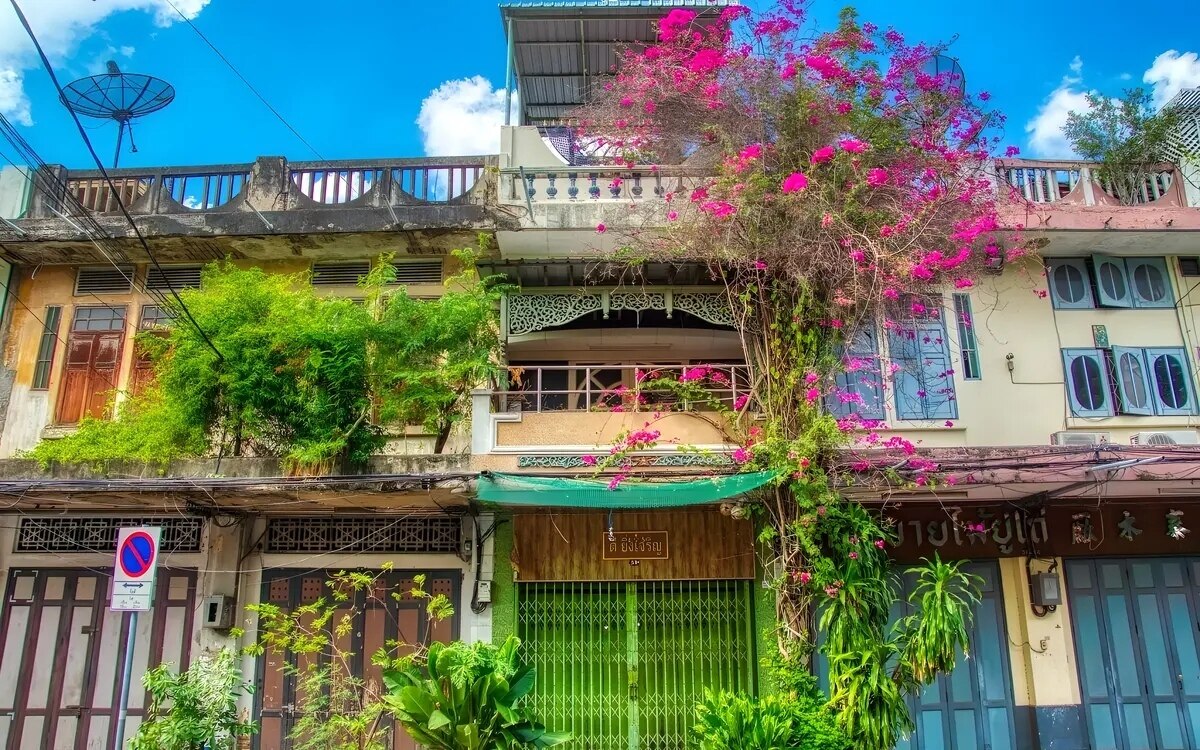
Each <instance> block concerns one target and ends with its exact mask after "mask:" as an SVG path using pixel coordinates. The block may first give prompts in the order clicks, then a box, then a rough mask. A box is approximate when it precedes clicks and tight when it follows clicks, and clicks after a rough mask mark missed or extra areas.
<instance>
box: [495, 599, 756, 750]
mask: <svg viewBox="0 0 1200 750" xmlns="http://www.w3.org/2000/svg"><path fill="white" fill-rule="evenodd" d="M518 596H519V599H518V612H517V622H518V635H519V636H520V638H521V640H522V642H523V644H524V658H525V660H526V661H527V662H528V663H530V664H532V665H533V666H534V667H535V668H536V670H537V682H536V683H535V685H534V690H533V694H532V696H531V698H530V701H531V703H530V707H531V709H532V710H533V712H534V714H535V715H536V716H537V717H538V718H539V719H540V720H541V721H543V722H544V723H546V724H547V725H548V726H549V727H551V728H552V729H555V730H565V731H569V732H571V733H572V734H573V735H574V739H573V740H572V742H571V747H572V748H581V749H582V748H586V749H587V750H639V748H645V749H647V750H675V749H676V748H683V747H685V746H687V745H689V744H690V743H689V742H688V732H689V729H690V728H691V727H692V725H693V724H694V717H695V706H696V703H697V702H698V701H699V700H700V698H701V696H702V695H703V693H704V690H705V689H706V688H710V689H713V690H739V691H746V692H753V691H754V689H755V685H754V664H755V660H754V630H753V620H752V611H753V606H752V600H751V589H750V582H749V581H647V582H606V583H526V584H520V586H519V592H518Z"/></svg>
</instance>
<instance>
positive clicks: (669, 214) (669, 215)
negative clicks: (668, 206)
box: [667, 211, 679, 221]
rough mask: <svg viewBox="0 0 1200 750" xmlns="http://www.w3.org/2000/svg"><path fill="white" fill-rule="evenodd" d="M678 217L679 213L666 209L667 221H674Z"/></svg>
mask: <svg viewBox="0 0 1200 750" xmlns="http://www.w3.org/2000/svg"><path fill="white" fill-rule="evenodd" d="M678 218H679V213H678V212H676V211H667V221H675V220H676V219H678Z"/></svg>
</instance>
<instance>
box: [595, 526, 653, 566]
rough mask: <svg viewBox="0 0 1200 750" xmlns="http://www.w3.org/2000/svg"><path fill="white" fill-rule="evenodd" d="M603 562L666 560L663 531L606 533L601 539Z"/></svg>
mask: <svg viewBox="0 0 1200 750" xmlns="http://www.w3.org/2000/svg"><path fill="white" fill-rule="evenodd" d="M602 549H603V550H604V555H603V557H604V559H605V560H666V559H668V557H669V555H668V554H667V532H665V531H606V532H604V537H603V547H602Z"/></svg>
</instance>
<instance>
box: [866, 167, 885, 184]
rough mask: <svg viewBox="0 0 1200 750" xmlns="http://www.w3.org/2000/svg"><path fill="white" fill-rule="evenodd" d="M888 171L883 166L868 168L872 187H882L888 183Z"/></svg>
mask: <svg viewBox="0 0 1200 750" xmlns="http://www.w3.org/2000/svg"><path fill="white" fill-rule="evenodd" d="M887 181H888V171H887V170H886V169H884V168H883V167H872V168H871V169H869V170H867V184H868V185H870V186H871V187H882V186H884V185H886V184H887Z"/></svg>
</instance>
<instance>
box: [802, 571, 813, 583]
mask: <svg viewBox="0 0 1200 750" xmlns="http://www.w3.org/2000/svg"><path fill="white" fill-rule="evenodd" d="M811 582H812V573H809V572H808V571H807V570H802V571H800V583H802V584H804V585H805V586H807V585H808V584H809V583H811Z"/></svg>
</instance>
